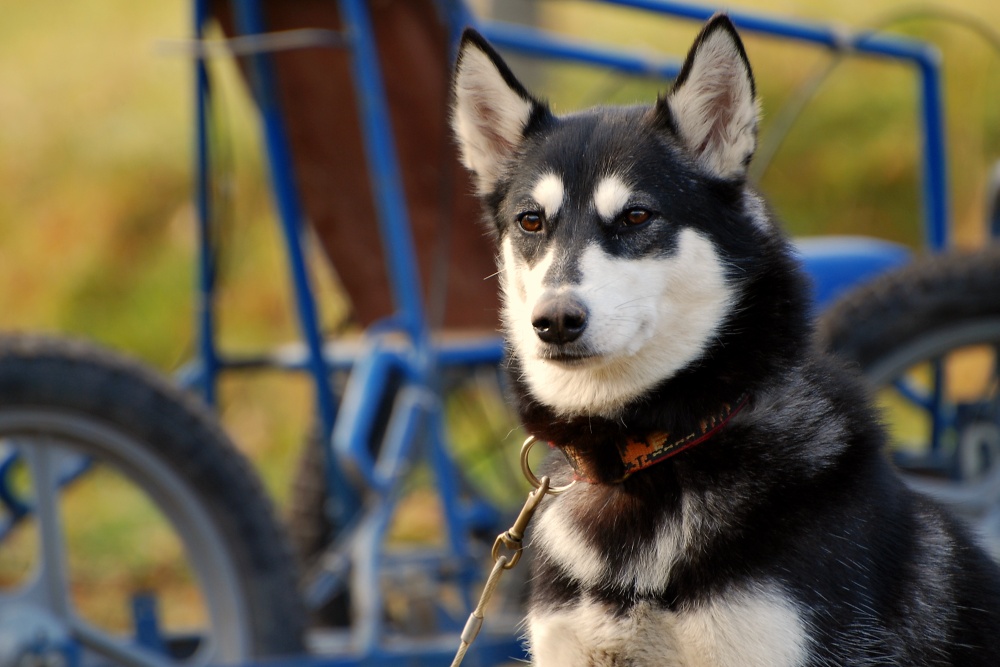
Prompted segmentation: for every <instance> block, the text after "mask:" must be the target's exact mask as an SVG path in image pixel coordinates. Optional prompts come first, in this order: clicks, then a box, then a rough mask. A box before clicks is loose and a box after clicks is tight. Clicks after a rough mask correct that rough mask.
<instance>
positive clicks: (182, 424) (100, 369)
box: [0, 335, 305, 663]
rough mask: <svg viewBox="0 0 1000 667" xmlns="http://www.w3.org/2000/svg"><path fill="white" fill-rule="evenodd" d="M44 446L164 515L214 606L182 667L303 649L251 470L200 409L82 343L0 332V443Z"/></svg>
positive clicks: (282, 543) (290, 590) (268, 511)
mask: <svg viewBox="0 0 1000 667" xmlns="http://www.w3.org/2000/svg"><path fill="white" fill-rule="evenodd" d="M105 436H106V437H105ZM24 443H27V444H24ZM32 443H34V444H32ZM47 443H59V444H58V445H55V444H53V445H52V447H51V448H52V449H53V451H59V450H58V447H62V446H65V447H66V448H67V449H68V451H73V452H76V451H79V452H80V454H79V455H81V456H82V455H85V456H87V457H89V459H88V460H94V461H98V462H101V463H104V462H107V465H108V466H111V467H114V469H115V470H116V471H120V472H121V474H122V475H123V477H124V478H127V479H128V480H129V481H130V482H132V483H134V484H136V486H137V487H138V488H139V489H140V490H141V491H140V492H142V493H145V494H147V495H148V497H149V499H150V500H151V502H152V503H154V504H155V505H156V508H157V509H158V510H159V511H161V512H162V513H163V514H164V515H165V516H166V517H167V519H166V520H167V521H168V522H169V524H170V525H169V527H170V529H171V530H174V531H176V534H177V535H178V536H179V538H180V540H181V542H182V544H183V549H184V551H185V556H186V557H187V558H189V559H190V561H191V562H192V563H193V565H192V569H194V570H195V575H196V577H197V582H198V586H199V588H200V591H199V592H200V593H201V595H202V596H204V597H205V599H206V606H208V605H209V602H210V601H208V597H207V596H216V597H217V598H218V599H217V600H215V601H214V602H213V604H217V606H216V607H212V608H211V609H210V613H211V617H210V618H209V619H208V620H209V623H210V626H209V627H211V632H210V633H207V634H209V636H208V637H205V638H203V639H207V641H203V640H195V641H196V643H197V645H199V646H202V647H204V650H203V651H202V652H201V653H200V654H199V653H198V651H197V649H195V654H194V656H188V657H189V658H190V661H191V662H202V661H205V660H210V661H211V662H213V663H219V662H226V663H231V662H243V661H246V660H249V659H255V658H263V657H266V656H275V655H287V654H292V653H298V652H301V651H302V650H303V634H304V630H305V614H304V611H303V609H302V605H301V601H300V599H299V595H298V589H297V577H296V570H295V565H294V561H293V558H292V556H291V549H290V548H289V546H288V541H287V538H286V536H285V535H284V533H283V531H282V529H281V528H280V526H279V523H278V522H277V521H276V519H275V512H274V509H273V507H272V505H271V503H270V501H269V500H268V498H267V496H266V495H265V492H264V490H263V488H262V487H261V485H260V483H259V481H258V479H257V477H256V475H255V474H254V472H253V470H252V468H251V467H250V465H249V464H248V463H247V461H246V460H245V459H244V458H243V456H242V455H241V454H240V453H239V452H238V451H237V450H236V449H235V447H234V446H233V445H232V443H231V442H230V440H229V438H228V437H227V436H226V434H225V433H224V431H223V430H222V428H221V427H220V426H219V425H218V423H217V421H216V419H215V418H214V416H213V415H212V414H211V412H210V411H209V410H208V409H207V408H205V407H204V406H203V405H202V404H201V403H200V402H198V401H197V400H195V399H194V398H193V397H191V396H188V395H186V394H184V393H183V392H181V391H179V390H178V389H177V388H175V387H173V386H172V385H170V384H169V383H168V382H167V381H165V380H164V379H163V378H161V377H160V376H159V375H158V374H156V373H155V372H153V371H151V370H149V369H147V368H145V367H143V366H141V365H140V364H138V363H136V362H134V361H131V360H128V359H125V358H123V357H121V356H119V355H117V354H113V353H110V352H108V351H105V350H102V349H99V348H97V347H95V346H93V345H90V344H86V343H82V342H76V341H67V340H61V339H54V338H46V337H38V336H20V335H17V336H0V444H3V445H5V446H8V447H13V448H15V449H14V450H12V451H21V450H17V449H16V448H17V447H21V448H22V450H24V449H25V448H26V449H31V448H32V447H34V448H35V450H34V451H36V452H37V451H41V450H43V449H45V447H46V446H47ZM63 443H65V445H64V444H63ZM29 456H38V454H30V455H29ZM53 460H55V459H53ZM195 525H196V526H197V527H196V528H192V526H195ZM189 538H191V539H189ZM192 549H194V550H200V551H201V552H203V553H197V554H192V553H191V552H192ZM200 566H204V567H203V570H204V571H200V570H198V567H200ZM206 577H208V578H209V579H210V580H209V581H206V580H205V579H206ZM215 577H221V580H217V579H213V578H215ZM223 581H224V582H225V584H224V583H223ZM230 588H232V590H229V589H230ZM14 599H15V601H16V597H15V598H14ZM4 603H5V601H4V598H3V595H2V592H0V607H2V606H3V604H4ZM7 603H10V600H9V599H8V600H7ZM70 634H71V635H72V634H73V633H72V632H70ZM84 643H85V645H86V642H84ZM95 650H96V649H95ZM187 650H191V649H187ZM104 657H105V658H107V657H108V655H107V654H105V656H104Z"/></svg>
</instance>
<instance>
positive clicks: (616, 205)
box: [594, 174, 632, 222]
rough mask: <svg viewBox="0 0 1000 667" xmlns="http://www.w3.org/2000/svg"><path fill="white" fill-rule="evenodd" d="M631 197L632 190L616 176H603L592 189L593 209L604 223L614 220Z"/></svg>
mask: <svg viewBox="0 0 1000 667" xmlns="http://www.w3.org/2000/svg"><path fill="white" fill-rule="evenodd" d="M631 197H632V189H631V188H630V187H629V186H627V185H626V184H625V182H624V181H623V180H622V179H621V177H620V176H618V175H617V174H611V175H610V176H605V177H604V178H602V179H601V180H600V182H599V183H598V184H597V187H596V188H594V208H596V209H597V214H598V215H599V216H601V218H603V219H604V220H605V221H606V222H610V221H611V220H614V218H615V216H617V215H618V214H619V213H621V212H622V209H624V208H625V207H626V206H627V205H628V203H629V199H630V198H631Z"/></svg>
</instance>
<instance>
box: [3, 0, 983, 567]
mask: <svg viewBox="0 0 1000 667" xmlns="http://www.w3.org/2000/svg"><path fill="white" fill-rule="evenodd" d="M729 5H730V6H731V7H733V8H746V9H755V10H762V11H771V12H777V13H784V14H788V15H791V16H796V17H799V18H805V19H812V20H818V21H832V22H837V23H843V24H845V25H848V26H854V27H864V26H867V25H873V24H876V23H880V22H882V21H883V19H884V17H886V16H888V15H890V14H892V13H894V12H897V11H899V10H900V9H901V8H904V7H909V6H910V5H909V2H908V1H900V2H897V1H886V2H880V3H872V2H861V1H860V0H848V1H845V2H838V3H829V2H820V1H818V0H800V1H792V0H765V1H763V2H747V1H741V2H731V3H729ZM947 7H948V10H949V11H950V12H962V13H968V14H970V15H972V16H974V17H976V19H977V20H978V21H980V22H981V23H982V24H983V25H987V26H992V27H993V28H997V27H1000V4H998V3H995V2H993V1H992V0H957V1H954V2H949V3H948V5H947ZM3 14H4V15H3V20H0V330H11V329H17V330H27V331H48V332H57V333H65V334H72V335H78V336H85V337H88V338H91V339H95V340H98V341H100V342H103V343H105V344H108V345H110V346H112V347H115V348H117V349H119V350H124V351H126V352H129V353H131V354H134V355H137V356H139V357H141V358H142V359H144V360H146V361H147V362H149V363H151V364H153V365H154V366H156V367H158V368H160V369H161V370H163V371H165V372H170V371H173V370H176V369H177V367H178V366H179V365H180V364H181V363H182V362H183V360H184V359H185V358H187V357H188V356H189V355H190V353H191V351H192V348H193V342H192V341H193V324H194V317H193V316H194V312H195V304H194V299H193V296H194V290H193V286H194V277H193V266H194V251H195V246H194V222H193V209H192V206H191V202H190V191H191V164H192V158H191V151H190V148H191V144H192V142H191V119H192V105H193V102H192V83H191V80H190V69H191V68H190V66H189V63H188V62H187V61H186V60H185V59H183V58H178V57H168V56H163V55H158V53H157V50H156V49H155V44H156V42H157V40H160V39H169V38H179V37H180V38H183V37H184V36H185V35H186V34H187V24H188V21H189V19H188V16H187V8H186V6H185V5H184V4H182V3H135V2H126V1H125V0H90V1H88V2H82V3H65V2H59V1H57V0H37V1H33V2H28V1H27V0H12V1H10V2H7V3H6V4H5V7H4V12H3ZM539 16H540V19H541V21H542V22H543V23H544V24H546V25H547V26H548V27H550V28H552V29H554V30H558V31H559V32H562V33H566V34H572V35H578V36H582V37H587V38H590V39H595V40H599V41H601V42H606V43H609V44H617V45H622V46H626V47H629V48H632V49H638V50H648V51H656V52H663V53H667V54H673V55H676V56H682V55H683V52H684V51H685V49H686V48H687V46H688V45H689V43H690V40H691V39H692V37H693V36H694V34H695V32H696V31H697V26H696V25H694V24H692V23H688V22H678V21H672V20H669V19H659V18H650V17H648V16H646V15H642V14H638V13H636V12H633V11H628V10H607V9H602V8H597V7H594V6H593V5H591V4H589V3H581V2H569V1H565V2H551V3H546V4H544V5H542V8H541V10H540V11H539ZM892 28H893V29H894V30H895V31H898V32H900V33H901V34H905V35H909V36H913V37H918V38H926V39H931V40H932V41H934V42H935V43H936V44H938V45H940V47H941V49H942V51H943V53H944V55H945V82H946V89H945V93H946V105H947V109H946V110H947V120H948V136H949V144H948V148H949V158H950V160H951V168H952V172H951V185H952V190H951V192H952V198H953V203H954V209H955V217H954V219H955V225H954V231H955V237H956V239H957V242H958V243H959V244H961V245H963V246H975V245H977V244H979V243H982V241H983V238H984V233H983V222H982V219H983V212H984V209H983V195H984V190H985V179H986V174H987V170H988V167H989V165H990V164H991V163H992V162H993V160H995V159H997V158H998V157H1000V76H997V74H996V73H997V72H998V68H997V66H998V63H1000V57H998V56H997V54H996V53H995V52H993V51H991V50H990V48H989V47H988V46H987V44H986V43H985V42H984V41H983V40H982V39H980V38H979V37H977V36H976V35H975V34H973V33H971V32H969V31H968V30H967V29H964V28H961V27H957V26H955V25H952V24H947V23H937V22H933V21H927V20H907V21H901V22H899V23H897V24H894V25H893V26H892ZM747 47H748V51H749V54H750V57H751V60H752V61H753V64H754V68H755V72H756V75H757V81H758V89H759V91H760V95H761V98H762V100H763V111H764V125H763V135H762V136H763V137H764V140H765V141H766V137H767V133H768V131H769V130H770V129H771V124H772V123H773V122H774V121H775V119H776V118H777V117H778V109H779V108H780V107H781V105H782V104H783V103H784V102H785V101H786V100H788V99H789V97H790V96H791V95H792V92H793V91H794V89H795V88H796V86H798V85H799V84H801V83H802V82H803V81H805V80H806V79H807V78H808V77H809V76H810V74H811V73H812V72H814V71H815V69H816V68H818V67H822V66H823V64H824V63H825V62H827V61H828V60H829V58H830V55H829V54H827V53H825V52H824V51H822V50H819V49H816V48H813V47H808V46H802V45H794V44H790V43H788V42H782V41H778V40H771V39H766V38H762V37H755V36H749V37H748V38H747ZM213 72H214V74H215V75H216V78H217V79H218V81H219V85H220V89H219V90H220V94H219V95H218V96H217V97H218V99H219V100H220V102H221V108H220V109H219V119H220V129H221V130H222V135H223V136H224V137H225V138H226V146H227V154H228V155H229V156H230V157H231V163H232V165H233V169H232V172H231V173H230V174H228V175H227V177H226V180H225V185H226V188H227V191H228V192H229V193H230V194H231V197H232V206H231V210H229V211H228V215H227V219H228V223H227V225H226V228H225V230H224V233H225V236H224V248H225V256H224V262H223V266H224V271H223V286H222V290H221V292H220V297H219V309H220V317H221V324H222V326H221V338H222V341H223V346H224V347H225V348H226V349H229V350H246V349H255V348H257V347H259V346H262V345H268V344H272V343H275V342H280V341H286V340H289V339H291V338H293V337H294V335H295V326H294V323H293V321H292V319H291V317H290V313H291V308H290V303H289V301H288V299H287V298H286V295H287V292H288V289H287V288H288V284H287V279H286V270H285V265H284V260H283V258H282V254H281V252H280V247H281V243H280V239H279V237H278V236H277V230H276V226H275V225H274V224H273V213H272V211H271V208H270V199H269V194H268V192H267V189H266V182H265V179H264V175H263V163H262V158H261V151H260V145H259V141H258V137H257V127H256V123H255V117H254V112H253V109H252V106H251V104H250V102H249V100H248V97H247V94H246V91H245V89H244V87H243V85H242V82H241V81H240V79H239V77H238V76H237V74H236V71H235V68H234V67H233V65H232V64H231V63H226V62H217V63H213ZM525 74H526V75H527V76H529V77H530V78H532V79H533V80H534V81H535V85H536V86H540V88H539V90H538V92H539V93H541V94H544V95H546V96H548V97H549V98H550V99H551V100H552V101H553V103H554V104H555V105H556V108H557V110H560V109H561V110H569V109H572V108H576V107H579V106H582V105H588V104H594V103H601V102H623V103H631V102H635V101H648V100H650V99H652V98H653V96H654V95H655V93H656V91H657V89H658V88H660V87H661V86H660V84H658V83H652V82H647V81H638V80H632V79H627V78H624V79H623V78H621V77H618V76H616V75H612V74H608V73H604V72H599V71H595V70H593V69H589V68H583V67H572V66H565V65H558V66H551V67H546V68H539V69H535V68H534V67H533V68H532V70H531V71H530V72H525ZM917 94H918V91H917V85H916V77H915V75H914V73H913V72H912V71H911V70H910V69H909V68H907V67H904V66H902V65H899V64H897V63H891V62H888V61H880V60H873V59H859V58H851V59H848V60H847V61H846V62H845V63H844V64H843V65H841V66H840V67H839V68H838V69H837V70H836V71H835V72H834V73H833V75H832V76H831V77H830V79H829V80H828V82H827V84H826V85H825V86H824V87H823V88H822V90H821V91H820V93H819V95H818V96H817V97H816V99H815V100H813V102H812V103H811V104H810V105H809V106H808V107H807V108H806V111H805V113H804V114H803V116H802V117H801V119H800V120H799V122H798V123H797V124H796V125H795V126H794V128H793V129H792V131H791V133H790V134H789V136H788V138H787V140H786V142H785V143H784V145H783V147H782V150H781V152H780V153H779V154H778V156H777V158H776V160H775V161H774V163H773V164H772V166H771V168H770V169H769V170H768V172H767V173H766V175H765V177H764V178H763V181H762V183H761V185H762V187H763V189H764V191H765V193H766V194H767V195H768V196H769V197H770V200H771V202H772V204H773V205H774V207H775V209H776V211H777V212H778V213H779V214H780V215H781V217H782V218H783V219H784V220H785V222H786V224H787V226H788V227H789V229H791V230H792V231H793V232H794V233H796V234H815V233H832V232H836V233H864V234H874V235H877V236H881V237H884V238H889V239H893V240H897V241H901V242H903V243H907V244H910V245H913V246H917V245H919V239H920V230H919V225H918V220H919V207H920V199H919V183H918V178H919V176H918V170H917V165H916V157H917V155H918V153H919V150H920V146H919V136H918V134H917V127H918V116H917ZM313 268H314V271H315V272H316V273H317V276H318V279H319V281H320V284H321V287H322V294H323V301H324V305H325V312H324V321H325V322H327V323H334V322H337V321H338V319H339V318H340V317H342V315H343V312H344V308H343V304H342V301H341V299H340V297H339V295H338V293H337V290H336V284H335V278H334V276H333V274H332V273H331V272H330V270H329V268H328V267H325V266H323V264H322V262H319V261H314V262H313ZM223 399H224V400H223V405H224V408H223V418H224V421H225V423H226V425H227V428H228V429H229V430H230V432H231V433H232V434H233V436H234V438H235V440H236V442H237V443H238V445H239V446H240V447H241V448H242V449H243V450H244V451H246V452H247V453H248V454H249V455H250V456H251V458H253V459H254V461H255V462H256V463H257V465H258V469H259V470H260V471H261V473H262V476H263V477H264V480H265V483H266V484H267V486H268V488H269V489H270V490H271V491H272V492H273V494H274V496H275V498H276V499H277V500H278V502H279V504H281V505H284V504H285V503H286V502H287V497H288V488H289V487H288V481H289V478H290V476H291V473H292V469H293V467H294V462H295V459H296V456H297V451H298V448H299V445H300V443H301V442H302V441H303V438H304V434H305V433H306V431H307V430H308V428H309V426H310V421H311V420H310V416H309V414H308V405H309V390H308V386H307V385H306V384H305V383H304V381H303V380H302V379H301V378H286V377H279V376H274V375H262V376H255V377H254V378H252V379H249V380H246V381H243V380H236V379H231V380H227V381H226V382H225V383H224V385H223ZM455 428H456V429H457V430H460V431H461V432H462V433H463V434H465V436H466V437H467V438H468V439H470V440H476V439H477V435H476V428H475V426H474V425H470V424H469V423H468V420H466V421H462V417H459V418H458V419H457V420H456V424H455ZM494 429H496V427H494ZM501 430H502V429H501ZM480 439H481V438H480ZM487 468H490V466H487ZM494 492H495V493H496V494H498V495H499V494H502V493H503V489H502V488H500V489H496V490H495V491H494ZM119 537H120V535H119V533H115V534H114V535H109V536H108V537H107V542H108V544H107V545H106V547H107V548H114V549H121V548H122V547H121V545H120V544H119V541H118V538H119ZM97 539H101V538H97ZM112 542H113V543H114V544H112ZM98 547H100V545H98ZM165 551H169V550H165ZM147 569H148V568H147ZM138 576H139V579H138V580H139V581H141V580H142V579H143V577H146V576H147V575H145V574H141V575H138Z"/></svg>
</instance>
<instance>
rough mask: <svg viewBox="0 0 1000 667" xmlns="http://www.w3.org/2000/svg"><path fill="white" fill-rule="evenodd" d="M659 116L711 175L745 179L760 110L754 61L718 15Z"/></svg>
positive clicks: (697, 43)
mask: <svg viewBox="0 0 1000 667" xmlns="http://www.w3.org/2000/svg"><path fill="white" fill-rule="evenodd" d="M657 114H658V115H659V116H660V117H661V118H662V119H663V120H666V121H667V123H668V124H669V126H670V127H671V128H672V129H673V130H674V131H675V132H676V133H677V135H678V136H679V137H680V139H681V141H682V142H683V143H684V145H685V146H686V147H687V149H688V150H689V151H691V153H693V154H694V156H695V158H696V159H697V160H698V162H699V163H701V165H702V166H703V167H705V168H706V169H708V170H709V171H710V172H711V173H712V174H715V175H716V176H719V177H720V178H726V179H742V178H745V177H746V171H747V165H748V164H749V163H750V158H751V157H752V156H753V152H754V149H756V147H757V118H758V107H757V99H756V90H755V87H754V80H753V73H752V72H751V70H750V62H749V61H748V60H747V54H746V51H745V50H744V49H743V42H742V41H740V37H739V35H738V34H737V33H736V28H735V26H733V23H732V21H730V20H729V17H728V16H726V15H725V14H716V15H715V16H713V17H712V18H711V19H709V21H708V23H706V24H705V27H704V28H702V31H701V33H700V34H699V35H698V37H697V38H696V39H695V42H694V45H693V46H692V47H691V51H689V52H688V55H687V59H686V60H685V61H684V65H683V67H681V72H680V74H678V75H677V80H676V81H675V82H674V88H673V90H672V91H671V92H670V95H669V96H668V97H667V98H666V99H665V100H664V99H662V98H661V99H660V100H658V101H657Z"/></svg>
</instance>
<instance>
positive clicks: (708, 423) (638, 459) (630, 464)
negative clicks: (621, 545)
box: [559, 394, 750, 484]
mask: <svg viewBox="0 0 1000 667" xmlns="http://www.w3.org/2000/svg"><path fill="white" fill-rule="evenodd" d="M749 400H750V396H749V394H743V395H742V396H740V397H739V398H738V399H737V400H736V402H735V403H723V404H722V409H721V410H720V411H719V412H718V413H716V414H715V415H712V416H711V417H709V418H707V419H703V420H702V421H701V422H700V423H699V424H698V429H697V430H696V431H693V432H692V433H689V434H687V435H685V436H684V437H681V438H675V439H671V437H670V434H669V433H664V432H662V431H661V432H657V433H651V434H650V435H648V436H646V437H645V438H628V439H626V440H625V441H624V442H623V443H619V444H618V454H619V456H620V457H621V462H622V466H623V468H624V472H623V473H622V476H621V477H620V478H619V479H617V480H615V481H614V482H612V483H613V484H617V483H620V482H623V481H625V479H627V478H628V477H629V476H630V475H632V474H633V473H635V472H638V471H639V470H644V469H645V468H649V467H650V466H652V465H655V464H657V463H659V462H660V461H665V460H667V459H669V458H670V457H671V456H675V455H677V454H680V453H681V452H683V451H684V450H686V449H690V448H691V447H694V446H695V445H697V444H700V443H702V442H705V441H706V440H708V439H709V438H711V437H712V436H713V435H715V434H716V433H718V432H719V431H720V430H722V428H723V427H724V426H725V425H726V424H728V423H729V420H730V419H732V418H733V417H735V416H736V415H737V414H738V413H739V411H740V410H742V409H743V407H744V406H745V405H746V404H747V401H749ZM559 449H561V450H562V452H563V454H564V455H565V456H566V458H567V460H569V463H570V465H572V466H573V470H574V471H575V473H576V474H575V475H574V479H577V480H579V481H581V482H587V483H589V484H596V483H597V482H596V481H595V480H594V479H593V478H592V477H591V476H589V475H588V474H587V473H586V464H585V462H584V459H583V457H582V456H581V454H580V452H579V451H577V450H576V449H575V448H574V447H573V446H572V445H563V446H560V447H559Z"/></svg>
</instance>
